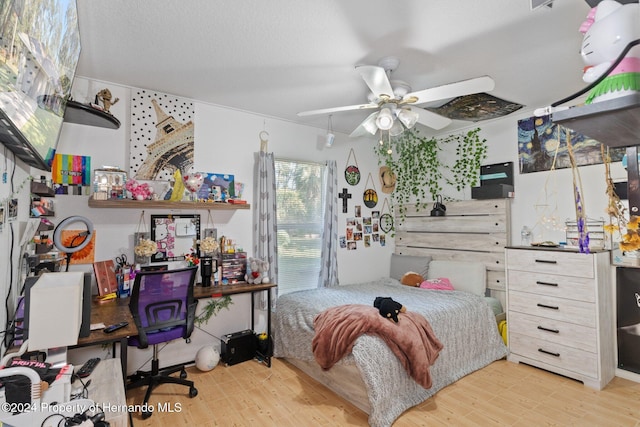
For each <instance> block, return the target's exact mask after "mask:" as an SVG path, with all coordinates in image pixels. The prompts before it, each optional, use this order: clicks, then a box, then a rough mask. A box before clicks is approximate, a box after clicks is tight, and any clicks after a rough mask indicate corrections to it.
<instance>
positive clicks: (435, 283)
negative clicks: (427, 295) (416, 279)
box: [420, 277, 453, 291]
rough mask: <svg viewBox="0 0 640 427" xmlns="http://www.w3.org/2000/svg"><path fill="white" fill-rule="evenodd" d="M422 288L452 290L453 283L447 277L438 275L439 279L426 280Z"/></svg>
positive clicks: (421, 285)
mask: <svg viewBox="0 0 640 427" xmlns="http://www.w3.org/2000/svg"><path fill="white" fill-rule="evenodd" d="M420 287H421V288H422V289H436V290H440V291H452V290H453V285H451V282H450V281H449V279H447V278H446V277H438V278H437V279H429V280H425V281H424V282H422V283H421V284H420Z"/></svg>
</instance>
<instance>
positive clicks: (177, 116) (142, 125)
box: [129, 89, 194, 181]
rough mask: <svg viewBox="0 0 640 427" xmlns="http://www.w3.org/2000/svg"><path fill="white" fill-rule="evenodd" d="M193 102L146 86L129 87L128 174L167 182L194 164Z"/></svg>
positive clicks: (136, 177)
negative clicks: (139, 87)
mask: <svg viewBox="0 0 640 427" xmlns="http://www.w3.org/2000/svg"><path fill="white" fill-rule="evenodd" d="M193 116H194V107H193V102H192V101H191V100H189V99H186V98H179V97H175V96H172V95H167V94H164V93H158V92H154V91H150V90H146V89H132V90H131V135H130V148H129V150H130V165H129V172H130V174H129V176H130V177H132V178H133V179H136V180H153V181H169V180H171V179H172V178H173V174H174V173H175V171H176V170H178V169H179V170H180V173H181V174H183V175H185V174H187V173H189V172H190V169H191V168H192V166H193V126H194V124H193Z"/></svg>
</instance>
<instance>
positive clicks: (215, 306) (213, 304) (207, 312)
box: [195, 295, 233, 326]
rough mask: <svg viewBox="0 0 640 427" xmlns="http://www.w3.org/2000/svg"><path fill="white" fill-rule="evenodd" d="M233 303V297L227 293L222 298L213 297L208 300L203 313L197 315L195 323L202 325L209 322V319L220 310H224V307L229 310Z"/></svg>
mask: <svg viewBox="0 0 640 427" xmlns="http://www.w3.org/2000/svg"><path fill="white" fill-rule="evenodd" d="M231 304H233V301H232V300H231V297H230V296H229V295H225V296H224V297H220V298H211V299H210V300H209V301H208V302H207V305H205V306H204V308H203V309H202V313H200V314H199V315H198V316H196V319H195V323H196V324H197V325H198V326H202V324H203V323H204V324H207V323H209V319H210V318H211V317H212V316H215V315H216V314H218V312H220V310H222V309H223V308H226V309H227V310H228V309H229V306H230V305H231Z"/></svg>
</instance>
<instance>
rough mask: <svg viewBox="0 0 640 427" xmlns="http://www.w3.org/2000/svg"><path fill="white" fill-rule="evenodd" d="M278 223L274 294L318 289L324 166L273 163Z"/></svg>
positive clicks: (289, 161)
mask: <svg viewBox="0 0 640 427" xmlns="http://www.w3.org/2000/svg"><path fill="white" fill-rule="evenodd" d="M275 169H276V199H277V206H278V210H277V217H278V218H277V219H278V293H279V294H280V295H283V294H286V293H289V292H293V291H298V290H302V289H312V288H315V287H317V285H318V277H319V275H320V250H321V246H322V229H323V206H324V200H323V199H324V194H325V191H324V189H325V169H326V167H325V165H324V164H321V163H311V162H300V161H295V160H278V159H276V160H275Z"/></svg>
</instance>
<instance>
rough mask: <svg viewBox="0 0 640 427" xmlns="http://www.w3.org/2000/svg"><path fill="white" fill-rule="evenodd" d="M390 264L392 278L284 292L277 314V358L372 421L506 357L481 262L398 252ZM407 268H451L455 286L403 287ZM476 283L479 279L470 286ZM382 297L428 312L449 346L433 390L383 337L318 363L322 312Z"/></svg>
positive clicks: (436, 272) (424, 271) (436, 368)
mask: <svg viewBox="0 0 640 427" xmlns="http://www.w3.org/2000/svg"><path fill="white" fill-rule="evenodd" d="M391 262H392V267H391V274H390V276H391V277H388V278H381V279H379V280H376V281H372V282H368V283H359V284H352V285H343V286H338V287H334V288H324V289H314V290H309V291H299V292H293V293H290V294H285V295H282V296H280V297H279V298H278V301H277V307H276V312H275V316H274V334H273V335H274V356H275V357H280V358H285V359H286V360H287V361H289V362H290V363H292V364H293V365H294V366H297V367H298V368H299V369H301V370H302V371H303V372H305V373H307V374H308V375H310V376H311V377H312V378H314V379H316V380H317V381H319V382H320V383H322V384H324V385H325V386H327V387H328V388H330V389H331V390H333V391H334V392H335V393H337V394H338V395H340V396H342V397H343V398H345V399H346V400H348V401H349V402H351V403H353V404H354V405H355V406H357V407H358V408H360V409H362V410H363V411H365V412H366V413H368V414H369V424H370V425H371V426H373V427H384V426H390V425H392V424H393V422H394V421H395V420H396V419H397V418H398V417H399V416H400V415H401V414H402V412H404V411H405V410H407V409H408V408H410V407H412V406H415V405H417V404H419V403H421V402H423V401H425V400H426V399H428V398H429V397H431V396H433V395H434V394H435V393H436V392H437V391H438V390H440V389H442V388H444V387H445V386H447V385H449V384H451V383H453V382H455V381H457V380H458V379H460V378H462V377H463V376H465V375H467V374H469V373H471V372H473V371H476V370H478V369H480V368H482V367H484V366H486V365H488V364H490V363H491V362H493V361H495V360H499V359H501V358H504V357H505V356H506V355H507V348H506V346H505V345H504V343H503V341H502V339H501V337H500V335H499V333H498V329H497V327H496V314H497V312H498V311H500V310H501V307H495V306H494V307H493V308H492V305H494V304H495V301H492V299H489V300H487V298H485V297H484V289H485V283H486V281H485V277H484V275H483V272H484V271H485V269H484V266H483V265H482V263H472V262H471V263H461V262H456V261H444V262H443V261H431V259H430V257H417V256H414V257H411V256H402V255H396V254H393V255H392V261H391ZM443 263H444V264H443ZM429 270H431V272H429ZM408 271H414V272H418V273H419V274H421V275H422V276H423V277H425V278H429V277H445V276H444V275H445V274H446V275H447V276H450V277H449V278H450V279H451V282H452V283H453V285H454V288H455V289H456V290H453V291H442V290H429V289H421V288H417V287H410V286H405V285H402V284H401V283H400V281H399V279H400V278H401V276H402V275H403V274H404V272H408ZM479 275H480V276H482V277H478V276H479ZM469 282H473V283H474V284H472V285H470V286H468V283H469ZM478 284H479V285H478ZM377 296H390V297H392V298H393V299H394V300H396V301H398V302H400V303H402V304H403V305H405V306H406V308H407V310H408V311H415V312H418V313H420V314H422V315H423V316H424V317H425V318H426V319H427V320H428V322H429V323H430V325H431V327H432V329H433V332H434V333H435V335H436V336H437V337H438V339H439V340H440V341H441V342H442V344H443V345H444V347H443V349H442V350H441V352H440V354H439V356H438V358H437V359H436V361H435V363H434V364H433V365H432V366H431V368H430V373H431V377H432V386H431V388H429V389H425V388H423V387H421V386H420V385H418V383H416V382H415V381H414V380H413V379H412V378H411V377H410V376H409V375H408V374H407V372H406V371H405V369H404V368H403V367H402V365H401V363H400V361H399V360H398V358H397V357H396V356H395V355H394V353H393V352H392V351H391V350H390V349H389V348H388V347H387V345H386V344H385V343H384V341H383V340H382V339H381V338H379V337H376V336H373V335H362V336H360V337H359V338H358V339H357V340H356V341H355V344H354V346H353V350H352V352H351V354H349V355H347V356H346V357H344V358H343V359H342V360H340V361H339V362H338V363H337V364H336V365H335V366H333V367H332V368H331V369H329V370H327V371H324V370H322V369H321V368H320V366H319V365H318V364H317V363H316V361H315V359H314V355H313V352H312V349H311V347H312V346H311V342H312V340H313V338H314V333H315V332H314V326H313V322H314V318H315V317H316V315H318V314H319V313H321V312H322V311H324V310H326V309H328V308H331V307H335V306H339V305H346V304H364V305H372V304H373V301H374V299H375V297H377ZM498 305H499V302H498Z"/></svg>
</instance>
